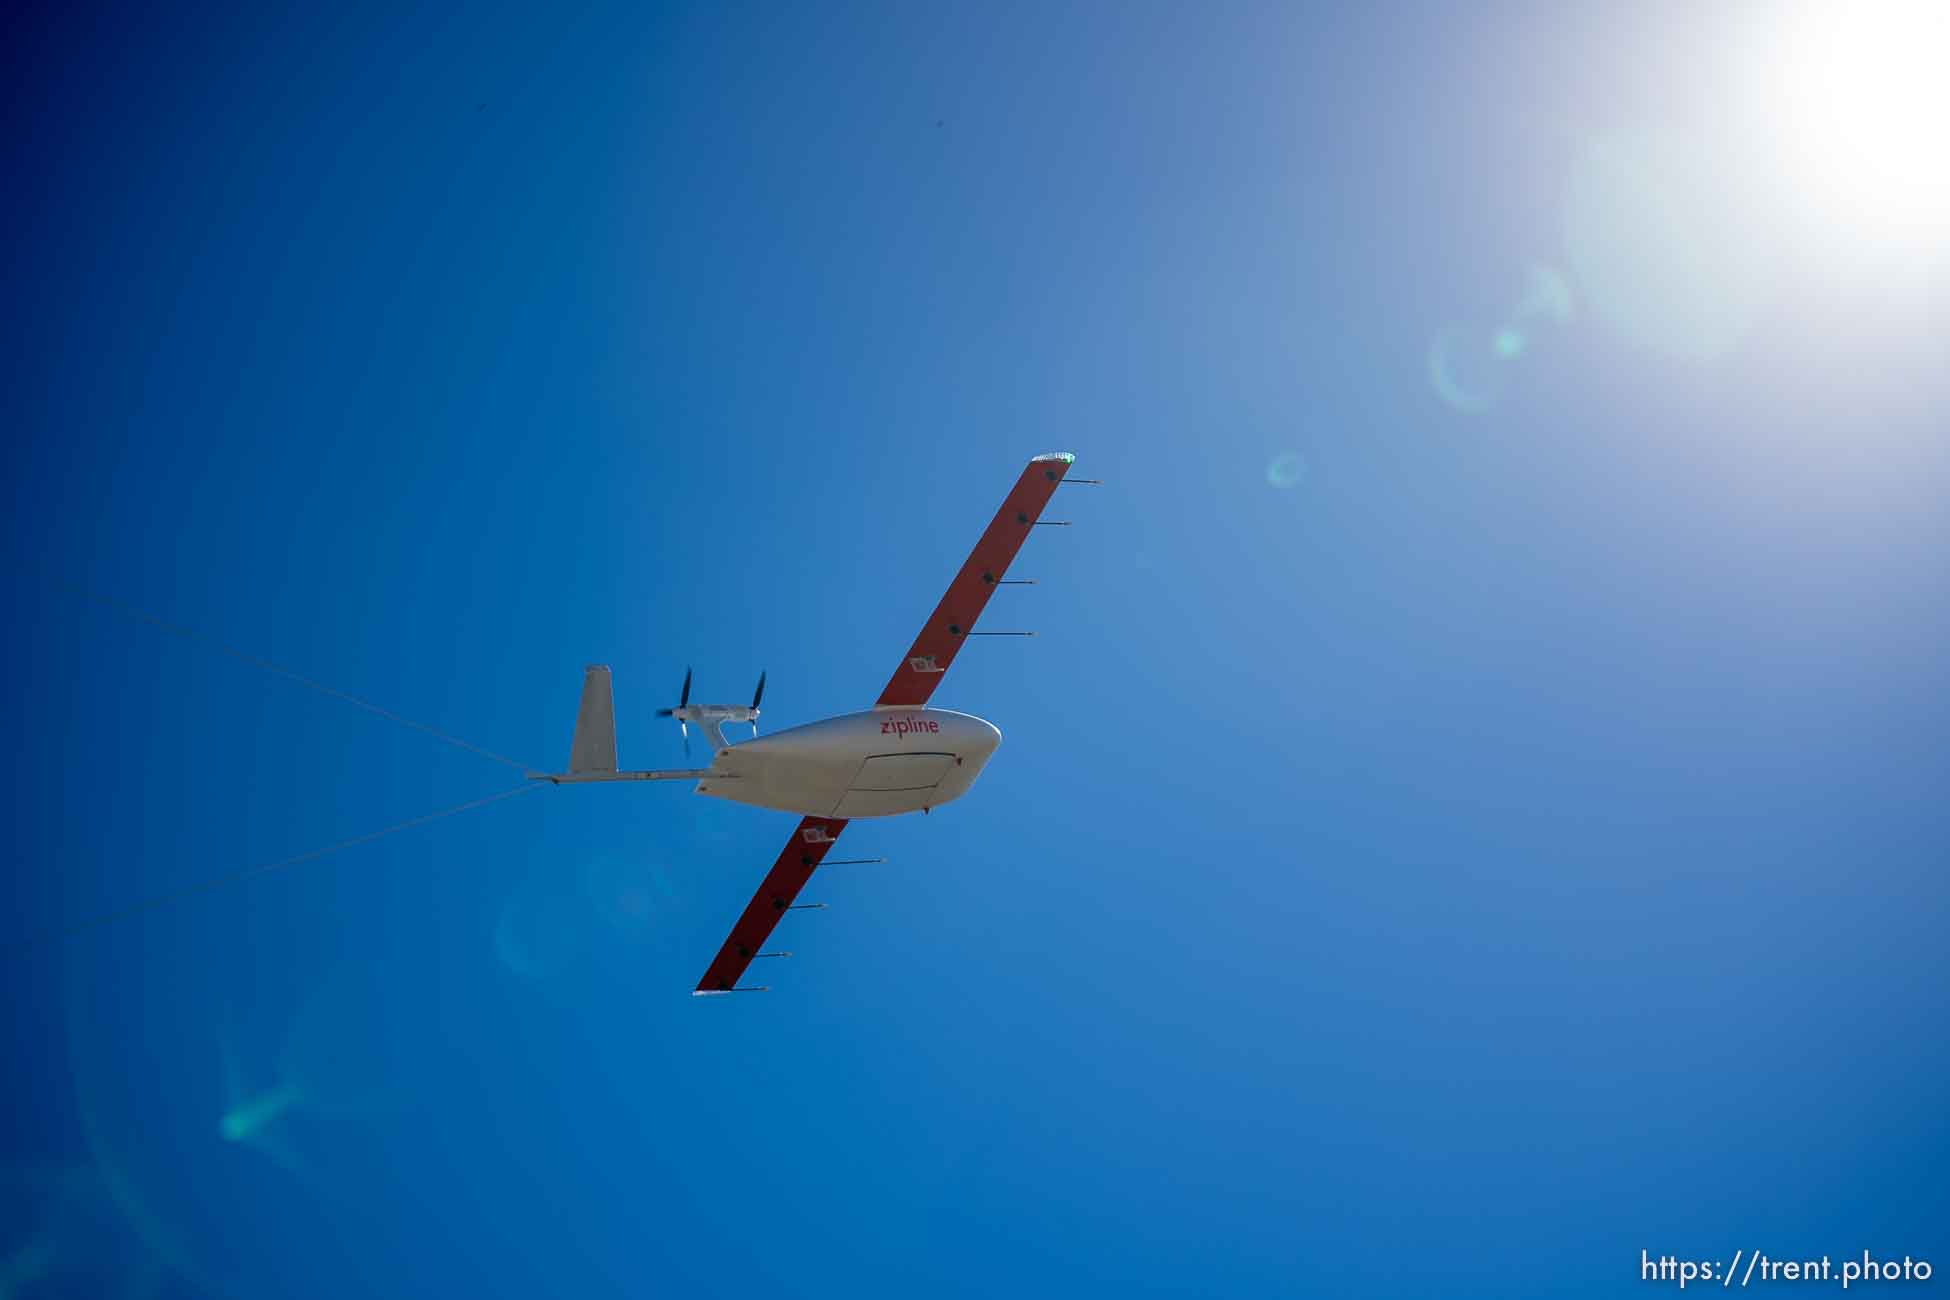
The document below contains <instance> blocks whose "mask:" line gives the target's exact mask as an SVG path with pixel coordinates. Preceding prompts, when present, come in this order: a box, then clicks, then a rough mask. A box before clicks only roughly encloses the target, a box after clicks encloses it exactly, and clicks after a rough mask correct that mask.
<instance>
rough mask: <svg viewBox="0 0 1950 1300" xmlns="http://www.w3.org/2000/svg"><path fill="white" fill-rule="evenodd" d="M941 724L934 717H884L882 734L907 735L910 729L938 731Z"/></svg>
mask: <svg viewBox="0 0 1950 1300" xmlns="http://www.w3.org/2000/svg"><path fill="white" fill-rule="evenodd" d="M940 730H941V724H940V723H939V722H936V721H935V720H934V719H933V718H882V719H881V720H880V734H881V735H883V736H905V735H906V734H908V733H909V732H910V731H925V732H928V733H930V734H933V733H938V732H939V731H940Z"/></svg>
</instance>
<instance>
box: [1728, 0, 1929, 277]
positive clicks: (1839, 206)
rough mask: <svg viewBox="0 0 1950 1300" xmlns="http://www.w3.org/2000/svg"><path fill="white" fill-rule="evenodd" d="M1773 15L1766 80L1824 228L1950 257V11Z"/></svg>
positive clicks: (1848, 4) (1921, 5)
mask: <svg viewBox="0 0 1950 1300" xmlns="http://www.w3.org/2000/svg"><path fill="white" fill-rule="evenodd" d="M1767 12H1768V13H1769V15H1770V16H1769V18H1768V19H1767V21H1768V23H1769V26H1770V32H1769V35H1768V38H1767V39H1766V40H1764V42H1763V47H1764V49H1765V54H1764V56H1763V60H1762V67H1761V68H1760V69H1759V71H1760V75H1761V77H1762V79H1763V82H1764V84H1765V87H1766V91H1767V93H1766V96H1765V101H1766V106H1767V107H1766V111H1767V113H1768V115H1769V117H1770V119H1771V121H1772V124H1773V126H1774V128H1775V130H1776V132H1777V138H1778V140H1779V141H1780V144H1781V147H1782V150H1783V154H1784V163H1785V165H1786V168H1787V170H1788V172H1789V176H1790V179H1791V182H1792V183H1793V185H1794V187H1795V188H1796V189H1797V190H1798V191H1800V192H1802V193H1803V194H1805V195H1806V196H1807V197H1808V198H1810V199H1811V200H1812V201H1813V203H1814V206H1815V209H1816V214H1817V215H1818V216H1819V217H1821V218H1822V219H1824V221H1839V222H1844V223H1846V224H1847V225H1848V226H1850V227H1851V228H1852V229H1854V230H1855V231H1857V232H1859V233H1861V234H1864V235H1869V236H1874V237H1877V238H1889V237H1898V238H1901V239H1902V240H1903V241H1904V242H1905V243H1909V242H1912V241H1916V240H1923V241H1929V242H1932V243H1934V244H1936V245H1937V246H1939V247H1942V246H1946V245H1950V0H1833V2H1830V3H1818V4H1811V5H1806V6H1801V7H1798V8H1792V9H1790V8H1786V7H1783V8H1781V9H1779V10H1773V9H1770V10H1768V11H1767Z"/></svg>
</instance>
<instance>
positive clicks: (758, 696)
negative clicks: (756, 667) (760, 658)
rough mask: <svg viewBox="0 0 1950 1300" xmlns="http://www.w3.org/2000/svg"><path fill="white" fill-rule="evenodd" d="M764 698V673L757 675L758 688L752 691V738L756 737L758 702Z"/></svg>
mask: <svg viewBox="0 0 1950 1300" xmlns="http://www.w3.org/2000/svg"><path fill="white" fill-rule="evenodd" d="M764 698H765V674H764V673H763V672H760V673H759V675H758V689H757V690H755V691H753V692H752V738H753V739H754V740H755V739H757V738H758V702H759V701H760V700H762V699H764Z"/></svg>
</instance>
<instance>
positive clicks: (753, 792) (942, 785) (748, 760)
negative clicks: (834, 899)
mask: <svg viewBox="0 0 1950 1300" xmlns="http://www.w3.org/2000/svg"><path fill="white" fill-rule="evenodd" d="M1001 743H1002V733H1001V732H1000V731H998V730H997V729H996V728H995V727H994V726H993V725H991V724H990V723H988V722H985V721H983V720H982V719H981V718H978V717H975V716H973V715H972V714H967V713H956V712H954V711H953V710H950V709H898V708H896V709H868V710H866V711H865V712H863V713H848V714H843V715H841V716H840V717H837V718H827V719H826V720H825V721H823V722H810V723H807V724H806V725H805V726H803V727H792V728H790V729H788V730H786V731H778V732H774V733H773V734H771V735H769V736H761V737H759V738H758V739H756V740H748V741H745V742H744V743H742V744H737V745H728V746H726V747H725V748H723V749H720V750H719V751H718V752H717V756H716V758H715V759H714V760H713V761H712V763H711V767H710V773H709V775H707V776H704V777H702V778H700V779H699V781H698V785H697V793H699V794H702V795H709V796H711V797H712V798H714V799H729V800H732V801H733V802H736V803H746V804H754V805H756V806H758V807H760V808H777V809H780V810H782V811H784V812H796V813H800V814H802V815H804V816H808V817H891V816H893V815H895V814H896V813H906V812H924V811H926V810H927V809H929V808H933V807H937V806H939V805H941V804H944V803H947V802H948V801H949V800H951V799H959V798H960V797H961V796H962V795H964V794H967V793H968V788H969V787H970V786H971V785H973V784H975V778H976V777H977V776H978V775H980V774H981V771H982V765H983V764H984V763H986V762H988V760H989V755H990V754H993V753H994V752H995V747H996V746H997V745H999V744H1001Z"/></svg>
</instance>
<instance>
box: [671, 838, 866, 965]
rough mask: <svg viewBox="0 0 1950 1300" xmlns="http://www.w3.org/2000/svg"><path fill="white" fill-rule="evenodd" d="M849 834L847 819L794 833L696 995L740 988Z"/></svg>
mask: <svg viewBox="0 0 1950 1300" xmlns="http://www.w3.org/2000/svg"><path fill="white" fill-rule="evenodd" d="M845 829H846V820H845V819H844V818H841V817H808V818H806V819H805V820H804V821H802V822H800V823H799V829H798V830H796V831H794V832H792V838H791V839H789V840H787V841H786V842H785V848H784V849H783V850H781V851H780V853H779V860H778V861H777V862H774V863H773V864H772V870H771V871H770V872H768V873H767V874H766V877H765V883H764V884H762V885H760V886H759V887H758V892H757V893H756V894H754V895H752V901H751V902H750V903H748V904H747V905H746V906H745V914H744V915H743V916H741V917H739V918H738V924H736V925H734V926H732V927H731V937H730V938H729V939H726V940H725V941H724V947H722V948H720V949H718V955H717V956H716V957H715V958H714V959H712V962H711V967H710V969H709V970H707V971H705V972H704V978H703V979H701V980H699V981H698V982H697V992H699V993H723V992H727V991H729V990H731V989H734V988H736V987H737V986H738V980H739V977H741V976H742V975H744V973H745V968H746V967H747V966H749V965H751V964H752V958H753V957H755V956H757V955H758V950H759V948H760V946H761V945H763V944H764V942H765V940H766V939H767V938H769V937H770V936H771V933H772V930H773V927H775V926H776V925H778V923H779V918H780V917H782V916H784V915H785V909H786V908H788V907H790V906H792V900H793V899H795V898H797V897H798V896H799V891H800V890H802V889H804V888H805V887H806V882H807V881H808V880H811V879H812V873H813V868H815V867H817V866H818V865H819V862H820V859H821V858H824V857H825V856H826V851H827V850H828V849H830V848H832V847H833V841H834V840H837V839H838V838H839V837H840V832H841V831H842V830H845Z"/></svg>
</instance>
